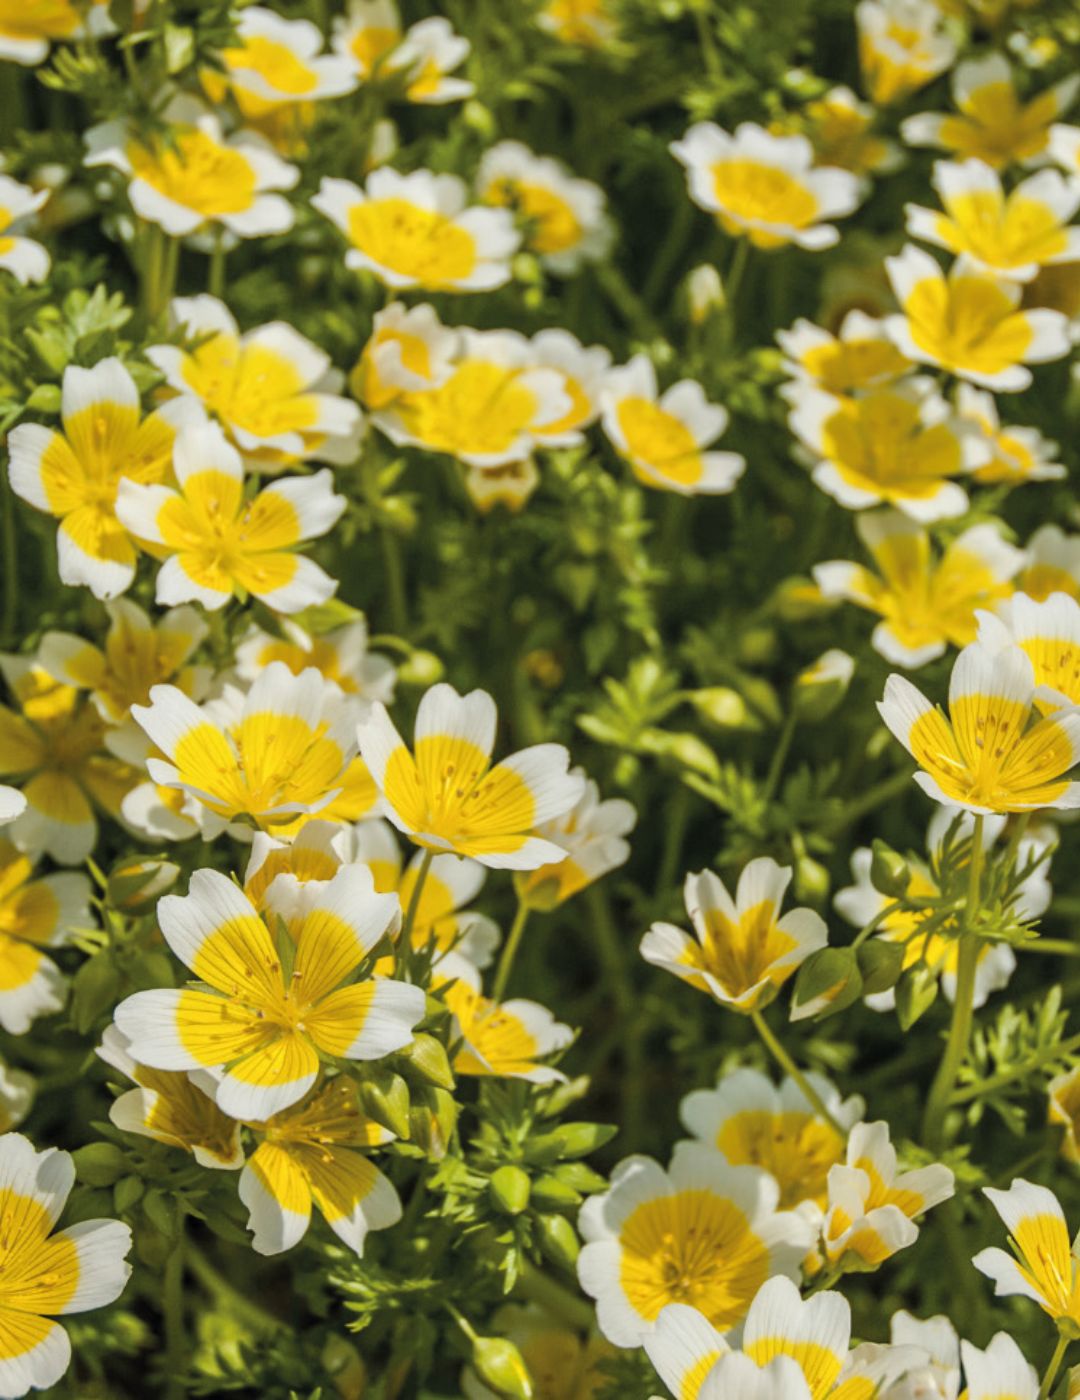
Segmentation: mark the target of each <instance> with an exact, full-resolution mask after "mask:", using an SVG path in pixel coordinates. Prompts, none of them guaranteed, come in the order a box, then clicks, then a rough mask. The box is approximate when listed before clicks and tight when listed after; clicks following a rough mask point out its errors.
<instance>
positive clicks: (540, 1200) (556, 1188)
mask: <svg viewBox="0 0 1080 1400" xmlns="http://www.w3.org/2000/svg"><path fill="white" fill-rule="evenodd" d="M532 1199H533V1204H534V1205H535V1206H536V1207H537V1208H538V1209H539V1210H570V1209H572V1208H573V1207H574V1206H579V1205H580V1204H581V1202H582V1201H583V1200H584V1197H583V1196H582V1194H581V1192H580V1191H578V1190H577V1188H576V1187H574V1186H571V1185H570V1184H569V1183H568V1182H566V1181H562V1180H561V1179H560V1178H559V1177H557V1176H556V1175H554V1173H552V1172H545V1173H544V1175H543V1176H538V1177H537V1178H536V1180H535V1181H534V1182H533V1186H532Z"/></svg>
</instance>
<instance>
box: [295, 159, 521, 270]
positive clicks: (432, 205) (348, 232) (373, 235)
mask: <svg viewBox="0 0 1080 1400" xmlns="http://www.w3.org/2000/svg"><path fill="white" fill-rule="evenodd" d="M311 203H312V206H313V207H314V208H315V209H317V210H318V211H319V213H320V214H323V215H325V217H326V218H328V219H329V220H330V221H331V223H333V224H335V225H336V226H337V227H338V228H339V229H340V230H341V232H342V233H343V234H344V235H345V238H346V240H347V241H348V244H349V247H348V249H347V251H346V253H345V266H346V267H349V268H352V269H353V270H354V271H366V272H370V273H372V274H374V276H375V277H377V278H378V279H379V281H380V282H382V283H384V284H385V285H386V286H388V287H392V288H394V289H395V290H398V289H404V288H408V287H418V288H421V289H422V290H424V291H434V292H439V291H442V292H447V291H456V292H480V291H488V290H490V289H491V288H493V287H501V286H503V284H504V283H506V282H508V281H509V280H510V258H511V256H512V254H514V253H515V252H516V251H517V248H518V244H519V242H520V236H519V234H518V232H517V230H516V229H515V228H514V221H513V216H512V215H511V214H510V212H509V210H507V209H488V208H480V207H476V206H474V207H471V208H470V207H469V206H468V192H467V190H466V187H465V184H464V182H463V181H461V180H459V179H458V177H457V176H456V175H433V174H432V172H431V171H430V170H414V171H412V173H411V174H408V175H402V174H401V173H400V172H399V171H397V170H391V169H390V168H389V167H388V166H384V167H382V168H380V169H378V170H375V171H372V173H371V175H369V176H368V180H367V184H366V186H365V187H364V189H360V188H359V186H357V185H354V184H353V183H352V182H351V181H349V180H339V179H331V178H330V177H324V179H323V181H322V183H321V184H320V186H319V192H318V194H316V195H315V196H314V197H313V198H312V201H311Z"/></svg>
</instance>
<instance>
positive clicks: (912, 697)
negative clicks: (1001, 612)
mask: <svg viewBox="0 0 1080 1400" xmlns="http://www.w3.org/2000/svg"><path fill="white" fill-rule="evenodd" d="M1034 701H1035V673H1034V670H1033V668H1032V665H1031V661H1030V660H1029V659H1028V657H1027V656H1026V655H1025V653H1024V652H1023V651H1021V650H1020V648H1019V647H1017V646H1010V647H1005V648H1002V649H1000V650H999V649H998V648H996V647H989V646H986V645H983V644H981V643H980V642H977V641H976V642H973V643H972V644H971V645H970V646H967V647H965V648H964V649H963V651H962V652H961V653H960V655H959V656H958V657H957V659H956V664H955V665H954V666H953V670H952V676H951V678H950V681H949V717H948V718H946V716H945V715H944V713H943V712H942V711H941V709H940V708H938V707H936V706H933V705H931V703H930V701H929V700H927V699H926V697H925V696H924V695H923V694H922V692H921V691H920V690H917V689H916V687H915V686H913V685H912V684H911V682H910V681H909V680H906V679H905V678H904V677H903V676H896V675H893V676H890V677H889V679H888V682H887V683H886V686H885V696H884V699H883V700H882V701H881V702H880V704H879V705H878V711H879V712H880V714H881V717H882V719H883V720H884V722H885V724H886V726H887V727H888V728H889V730H891V732H892V734H893V735H894V737H895V738H897V739H899V741H900V742H901V743H902V744H903V745H904V747H905V748H906V749H907V751H908V752H909V753H910V754H911V756H912V757H913V758H914V759H915V761H916V762H917V763H918V764H919V771H918V772H917V773H916V774H915V782H916V783H917V784H918V785H919V787H921V788H922V790H923V791H924V792H925V793H926V794H927V796H928V797H932V798H933V799H934V801H935V802H941V803H943V804H944V805H946V806H953V807H963V808H965V809H966V810H967V811H970V812H975V813H984V814H987V813H991V812H1028V811H1032V810H1034V809H1037V808H1040V807H1060V808H1070V807H1077V806H1080V782H1075V781H1070V780H1069V778H1068V777H1067V774H1068V773H1069V771H1070V769H1072V767H1073V766H1074V764H1075V763H1076V762H1077V759H1080V710H1077V709H1075V708H1073V707H1070V708H1068V709H1062V710H1058V711H1057V712H1056V713H1055V714H1053V715H1049V716H1046V717H1042V718H1038V719H1037V720H1036V721H1035V723H1034V724H1032V725H1030V726H1029V724H1028V721H1029V719H1030V717H1031V711H1032V707H1033V705H1034Z"/></svg>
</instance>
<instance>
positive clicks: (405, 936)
mask: <svg viewBox="0 0 1080 1400" xmlns="http://www.w3.org/2000/svg"><path fill="white" fill-rule="evenodd" d="M434 859H435V852H434V851H432V850H430V849H428V848H425V850H424V854H423V858H422V859H421V861H420V869H419V870H418V871H417V872H416V882H415V884H414V885H413V887H412V894H410V895H409V907H408V908H407V909H406V911H405V921H404V923H403V924H402V925H401V933H400V934H399V935H398V945H397V956H396V957H395V959H394V973H395V975H397V974H398V973H399V972H402V971H406V972H407V971H408V968H409V963H410V962H411V960H412V931H413V926H414V925H415V923H416V914H417V911H418V910H419V908H420V896H421V895H422V894H423V893H424V884H425V882H426V880H427V877H428V871H429V870H430V869H431V862H432V861H433V860H434Z"/></svg>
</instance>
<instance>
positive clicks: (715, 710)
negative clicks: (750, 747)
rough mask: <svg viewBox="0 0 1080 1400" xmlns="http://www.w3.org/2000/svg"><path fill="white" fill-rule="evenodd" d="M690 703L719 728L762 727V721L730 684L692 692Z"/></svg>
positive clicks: (703, 717) (751, 728)
mask: <svg viewBox="0 0 1080 1400" xmlns="http://www.w3.org/2000/svg"><path fill="white" fill-rule="evenodd" d="M689 698H690V703H691V704H692V705H693V707H694V709H695V710H697V712H698V714H699V715H701V717H702V719H704V720H707V721H708V722H709V723H710V724H714V725H715V726H716V727H717V729H750V730H758V729H760V728H761V721H760V719H758V717H757V715H755V714H754V713H753V711H752V710H751V709H750V708H749V707H748V705H747V703H746V701H745V700H744V699H743V697H742V696H741V695H740V694H739V692H738V691H737V690H732V688H731V687H730V686H728V685H710V686H706V687H705V689H704V690H693V691H691V692H690V697H689Z"/></svg>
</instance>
